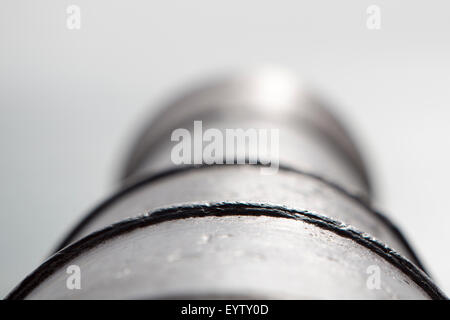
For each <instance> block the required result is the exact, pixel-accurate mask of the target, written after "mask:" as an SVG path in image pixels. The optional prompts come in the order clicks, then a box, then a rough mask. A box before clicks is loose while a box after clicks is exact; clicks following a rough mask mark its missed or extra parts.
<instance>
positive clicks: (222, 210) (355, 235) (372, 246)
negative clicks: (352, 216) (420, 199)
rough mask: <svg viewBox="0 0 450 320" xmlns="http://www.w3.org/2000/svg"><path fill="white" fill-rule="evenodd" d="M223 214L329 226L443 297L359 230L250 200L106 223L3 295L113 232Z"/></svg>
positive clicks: (22, 289)
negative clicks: (266, 217)
mask: <svg viewBox="0 0 450 320" xmlns="http://www.w3.org/2000/svg"><path fill="white" fill-rule="evenodd" d="M210 216H216V217H223V216H270V217H278V218H287V219H294V220H299V221H303V222H306V223H310V224H313V225H315V226H317V227H320V228H322V229H326V230H329V231H331V232H334V233H335V234H337V235H339V236H342V237H345V238H348V239H350V240H353V241H355V242H357V243H358V244H360V245H362V246H364V247H366V248H367V249H369V250H371V251H372V252H374V253H375V254H377V255H379V256H380V257H381V258H383V259H385V260H386V261H388V262H389V263H391V264H392V265H394V266H395V267H397V268H398V269H399V270H401V271H402V272H404V273H405V274H406V275H407V276H408V277H410V278H411V280H413V281H414V282H415V283H416V284H417V285H418V286H419V287H420V288H422V289H423V290H424V291H425V293H427V294H428V295H429V296H430V298H432V299H439V300H441V299H447V298H446V296H445V295H444V294H443V293H442V292H441V291H440V290H439V288H437V287H436V286H435V285H434V283H433V282H432V281H431V280H430V279H429V277H428V276H427V275H426V274H425V273H424V272H423V271H421V270H420V269H418V268H417V267H416V266H415V265H414V264H413V263H411V262H409V261H408V260H406V259H405V258H403V257H402V256H401V255H399V254H398V253H396V252H395V251H393V250H392V249H390V248H388V247H387V246H385V245H384V244H382V243H380V242H378V241H376V240H374V239H373V238H370V237H368V236H367V235H364V234H363V233H362V232H360V231H357V230H354V229H352V228H349V227H348V226H347V225H344V224H342V223H340V222H338V221H335V220H333V219H330V218H327V217H324V216H319V215H317V214H314V213H311V212H308V211H297V210H293V209H288V208H285V207H281V206H271V205H261V204H250V203H216V204H210V205H204V204H202V205H191V206H178V207H169V208H163V209H159V210H155V211H153V212H150V213H148V214H147V215H145V216H141V217H137V218H133V219H128V220H124V221H121V222H119V223H116V224H113V225H111V226H108V227H106V228H104V229H102V230H99V231H96V232H93V233H91V234H89V235H88V236H86V237H84V238H82V239H81V240H79V241H77V242H75V243H73V244H71V245H70V246H68V247H66V248H64V249H63V250H61V251H59V252H57V253H56V254H54V255H53V256H52V257H50V258H49V259H48V260H47V261H45V262H44V263H43V264H42V265H41V266H39V267H38V268H37V269H36V270H35V271H34V272H33V273H31V274H30V275H29V276H27V277H26V278H25V280H23V281H22V282H21V283H20V284H19V285H18V286H17V287H16V288H15V289H14V290H13V291H12V292H11V293H10V294H9V295H8V297H7V299H24V298H26V296H27V295H28V294H29V293H30V292H31V291H32V290H33V289H35V288H36V287H37V286H38V285H39V284H40V283H42V282H43V281H44V280H45V279H46V278H48V277H49V276H50V275H52V274H53V272H54V271H55V270H57V269H59V268H60V267H61V266H63V265H64V264H65V263H66V262H68V261H69V260H71V259H73V258H75V257H77V256H79V255H80V254H81V253H82V252H84V251H85V250H88V249H90V248H92V247H95V246H96V245H98V244H99V243H101V242H104V241H106V240H108V239H111V238H113V237H115V236H118V235H121V234H124V233H127V232H130V231H133V230H135V229H138V228H144V227H147V226H149V225H153V224H157V223H161V222H165V221H171V220H176V219H186V218H201V217H210Z"/></svg>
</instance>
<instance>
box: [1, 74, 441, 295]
mask: <svg viewBox="0 0 450 320" xmlns="http://www.w3.org/2000/svg"><path fill="white" fill-rule="evenodd" d="M156 119H157V120H155V121H154V122H153V124H152V125H151V126H149V127H148V128H146V130H145V131H144V132H143V133H142V135H141V137H140V138H139V139H138V141H137V143H136V144H135V146H134V148H133V149H132V152H131V156H130V159H129V161H128V162H127V165H126V169H125V171H124V174H123V177H124V179H125V182H124V187H123V189H122V190H121V191H120V192H118V193H117V194H115V195H114V196H113V197H111V198H110V199H108V200H107V201H105V202H104V203H103V204H101V205H100V206H99V207H98V208H97V209H95V210H94V211H93V212H91V213H90V214H89V215H88V216H87V217H86V218H85V219H83V220H82V221H81V222H80V223H79V224H78V226H76V227H75V228H74V229H73V231H72V232H71V233H70V234H69V235H68V236H67V238H66V239H65V240H64V242H63V243H62V245H61V246H60V250H59V251H58V252H57V253H56V254H55V255H53V256H52V257H50V258H49V260H47V261H46V262H45V263H44V264H43V265H42V266H41V267H39V268H38V269H37V270H36V271H35V272H33V273H32V274H31V275H30V276H29V277H27V278H26V279H25V280H24V281H23V282H22V283H21V284H20V285H19V286H18V287H17V288H16V289H15V290H14V291H13V292H12V294H11V295H10V298H30V299H44V298H68V299H71V298H125V299H127V298H170V297H174V298H177V297H187V298H196V297H215V298H221V297H222V298H225V297H248V298H297V299H298V298H319V299H347V298H356V299H395V298H398V299H410V298H412V299H422V298H425V299H426V298H433V299H440V298H445V296H444V295H443V294H442V293H441V292H440V291H439V289H438V288H437V287H436V286H435V285H434V284H433V282H432V281H431V280H430V279H429V277H428V276H427V275H426V274H425V273H424V272H423V270H421V264H420V262H419V260H418V259H417V257H416V255H415V254H414V252H413V251H412V250H411V248H410V246H409V245H408V243H407V242H406V240H405V239H404V237H403V236H402V235H401V233H400V232H399V231H398V229H397V228H396V227H395V226H394V225H393V224H392V223H391V222H390V221H389V220H388V219H387V218H386V217H384V216H382V215H381V214H379V213H377V212H376V211H374V210H373V209H372V208H371V206H370V189H369V181H368V178H367V174H366V171H365V169H364V166H363V162H362V160H361V157H360V155H359V153H358V151H357V150H356V148H355V147H354V144H353V142H352V141H351V140H350V138H349V137H348V135H347V134H346V133H345V130H344V129H342V126H341V125H340V124H339V123H338V122H337V121H336V120H334V118H333V117H332V116H331V115H330V114H329V113H328V112H327V111H325V110H324V109H323V108H322V107H320V106H319V105H317V103H316V102H315V99H313V98H311V97H310V96H309V95H308V94H306V93H305V92H303V91H302V90H298V88H297V87H296V86H295V85H294V82H293V80H292V79H291V78H289V77H287V76H284V75H280V74H279V73H264V72H263V73H257V74H256V75H252V76H244V77H241V78H233V79H225V80H222V81H219V82H217V83H215V84H213V85H209V86H207V87H206V88H203V89H199V90H196V91H194V92H193V93H191V94H188V95H185V96H184V97H182V98H180V99H178V100H175V102H174V103H172V104H171V106H169V107H167V108H166V109H165V111H163V113H162V114H161V115H160V116H159V117H157V118H156ZM194 120H202V121H203V127H204V128H205V129H206V128H218V129H225V128H242V129H247V128H266V129H267V128H277V129H279V130H280V168H279V170H278V172H277V173H276V174H274V175H261V172H260V169H261V165H260V164H257V165H212V166H209V165H198V166H196V165H187V166H176V165H174V164H173V162H172V161H171V159H170V152H171V148H172V146H173V143H172V142H171V140H170V136H171V133H172V131H173V130H175V129H177V128H187V129H190V130H192V124H193V121H194ZM237 157H241V158H244V157H245V154H238V155H237ZM72 264H75V265H78V266H80V268H81V270H82V289H81V290H68V289H66V287H65V281H66V278H67V276H68V275H67V274H66V272H65V270H66V267H67V266H68V265H72ZM369 266H376V268H379V270H380V272H381V273H380V280H381V283H380V288H379V289H375V290H373V288H370V287H369V286H367V280H368V277H369V274H367V268H368V267H369Z"/></svg>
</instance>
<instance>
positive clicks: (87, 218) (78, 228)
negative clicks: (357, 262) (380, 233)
mask: <svg viewBox="0 0 450 320" xmlns="http://www.w3.org/2000/svg"><path fill="white" fill-rule="evenodd" d="M245 165H250V164H242V165H239V164H235V165H234V166H245ZM254 165H255V166H265V165H263V164H261V163H258V164H254ZM216 166H221V165H220V164H212V165H207V164H201V165H186V166H180V167H177V168H172V169H170V170H166V171H162V172H160V173H158V174H155V175H152V176H149V177H146V178H143V179H141V180H139V181H137V182H136V183H134V184H131V185H129V186H125V187H124V188H123V189H121V190H119V191H118V192H116V193H115V194H113V195H112V196H111V197H110V198H108V199H107V200H105V201H103V202H102V203H101V204H100V205H98V206H97V207H96V208H95V209H94V210H92V211H91V212H90V213H88V214H87V215H86V216H85V217H84V218H82V219H81V220H80V222H79V223H78V224H77V225H76V226H75V227H74V228H73V229H72V230H71V231H70V232H69V234H68V235H67V236H66V237H65V238H64V239H63V241H61V243H60V244H59V246H57V248H56V250H55V251H54V252H56V251H59V250H61V249H62V248H64V247H66V246H67V245H69V244H70V243H71V242H72V241H73V239H74V238H75V237H76V235H77V234H78V233H79V232H80V231H81V230H83V228H84V227H85V226H86V225H87V224H88V223H89V222H91V221H92V220H94V219H95V218H96V217H97V216H98V215H100V214H101V213H102V212H103V210H105V209H106V208H108V207H109V206H110V205H112V204H113V203H114V202H115V201H117V200H118V199H120V198H121V197H122V196H124V195H126V194H128V193H130V192H132V191H134V190H136V189H139V188H141V187H143V186H145V185H147V184H149V183H152V182H154V181H157V180H160V179H164V178H166V177H170V176H172V175H176V174H179V173H183V172H187V171H190V170H196V169H208V168H212V167H216ZM279 169H280V170H284V171H287V172H292V173H295V174H300V175H304V176H308V177H310V178H313V179H316V180H318V181H320V182H322V183H324V184H326V185H328V186H330V187H332V188H333V189H335V190H337V191H338V192H339V193H341V194H343V195H344V196H346V197H348V198H350V199H351V200H352V201H355V202H357V203H358V204H359V205H361V206H363V207H364V208H365V209H366V210H368V211H369V212H371V213H372V214H373V215H374V216H376V217H377V218H378V219H379V220H380V221H381V222H382V223H384V224H385V225H386V226H387V227H388V228H389V229H390V230H391V231H392V232H393V233H394V234H395V235H396V236H397V237H398V238H399V240H400V242H401V243H402V245H403V246H404V247H405V249H406V250H407V251H408V253H409V255H410V256H411V258H412V260H413V262H414V263H415V264H416V265H417V266H418V267H419V268H420V269H422V270H423V271H424V272H425V273H427V274H428V272H427V271H426V269H425V268H424V266H423V264H422V263H421V261H420V259H419V257H418V256H417V254H416V253H415V252H414V250H413V249H412V247H411V245H410V244H409V242H408V241H407V239H406V237H405V236H404V235H403V234H402V232H401V231H400V229H398V228H397V227H396V226H395V225H394V224H393V223H392V222H391V221H390V220H389V218H387V217H386V216H385V215H383V214H382V213H380V212H379V211H377V210H375V209H373V208H372V207H371V206H370V204H369V203H368V202H367V201H366V200H365V199H364V198H360V197H358V196H355V195H353V194H351V193H349V192H347V191H346V190H345V189H344V188H342V187H340V186H339V185H337V184H335V183H333V182H330V181H327V180H326V179H324V178H322V177H320V176H318V175H315V174H311V173H307V172H303V171H300V170H298V169H294V168H291V167H288V166H284V165H280V167H279ZM54 252H53V253H54Z"/></svg>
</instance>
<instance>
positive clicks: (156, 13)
mask: <svg viewBox="0 0 450 320" xmlns="http://www.w3.org/2000/svg"><path fill="white" fill-rule="evenodd" d="M71 4H76V5H78V6H79V7H80V9H81V29H80V30H69V29H67V27H66V19H67V14H66V8H67V7H68V6H69V5H71ZM373 4H375V5H378V6H379V7H380V9H381V29H380V30H369V29H368V28H367V27H366V19H367V14H366V9H367V7H368V6H369V5H373ZM449 11H450V4H449V2H448V1H445V0H442V1H415V2H414V3H412V1H406V0H404V1H398V0H397V1H393V0H390V1H379V0H376V1H375V0H373V1H365V0H354V1H317V0H316V1H299V0H295V1H261V0H255V1H230V0H227V1H223V0H222V1H215V0H203V1H198V0H190V1H182V0H181V1H158V2H156V1H154V2H153V3H151V2H150V1H123V0H122V1H112V0H108V1H106V0H102V1H99V0H95V1H93V0H89V1H88V0H70V1H66V0H63V1H61V0H53V1H44V0H41V1H33V0H29V1H23V0H3V1H2V6H1V11H0V147H1V148H0V150H1V157H0V178H1V179H0V197H1V198H0V259H1V260H0V261H1V272H0V295H2V296H4V295H5V294H7V292H8V291H9V290H11V289H12V287H13V286H14V285H15V284H17V283H18V282H19V281H20V280H21V279H22V278H23V277H24V276H25V275H26V274H27V273H29V272H31V271H32V270H33V269H34V268H35V267H36V266H37V265H39V264H40V262H42V260H43V258H45V256H46V255H47V254H48V253H49V252H50V251H51V250H52V249H53V248H54V246H55V244H56V243H57V242H58V241H59V240H60V239H61V238H62V236H63V235H64V234H65V232H67V231H68V230H69V228H70V226H71V225H73V224H74V223H75V222H76V221H77V220H78V219H79V218H80V217H81V216H82V215H83V214H84V213H86V212H87V211H88V210H89V209H90V208H92V207H93V206H94V205H96V204H97V203H98V202H99V201H100V200H101V199H103V198H104V197H106V196H107V195H108V194H110V192H112V191H113V190H114V189H115V187H116V182H115V179H116V177H117V171H118V168H119V167H120V164H121V161H122V160H123V158H124V153H125V151H126V150H127V149H126V147H127V146H128V143H129V142H130V139H132V138H133V137H134V134H135V133H136V130H137V128H138V126H139V125H140V124H141V123H142V120H141V119H142V118H143V116H144V115H145V116H147V115H148V114H149V113H151V112H152V111H154V110H155V109H156V107H157V106H160V105H161V101H164V99H165V98H167V97H168V96H171V95H173V94H176V93H177V92H178V91H179V89H182V88H183V85H185V84H192V81H194V80H197V79H203V78H205V77H206V78H207V77H208V76H213V75H216V74H220V73H222V72H230V71H232V70H240V69H241V68H249V67H255V66H259V65H263V64H268V63H269V64H276V65H281V66H284V67H286V68H289V69H291V70H292V71H294V72H295V73H297V74H298V75H300V76H301V77H302V78H303V79H304V80H306V82H307V83H311V84H313V85H314V86H315V87H316V88H318V89H320V91H321V92H322V93H323V94H325V96H326V98H327V99H328V100H331V101H334V102H335V111H337V112H338V113H339V114H340V115H341V117H343V118H344V119H345V120H346V123H347V124H348V126H349V127H350V128H351V131H352V133H353V134H354V135H355V137H356V138H357V140H358V142H359V144H360V146H361V147H362V149H363V152H364V154H365V157H366V159H367V160H368V165H369V167H370V169H371V173H372V177H373V178H374V182H375V187H376V190H377V196H378V197H377V202H378V204H379V205H380V206H381V207H382V208H384V209H385V211H386V212H387V213H388V214H389V215H390V217H392V218H393V220H394V221H395V222H397V223H398V224H399V225H400V226H401V228H402V230H404V232H405V233H406V235H407V236H408V238H409V239H411V241H412V243H413V245H414V247H415V248H416V249H417V251H418V253H419V255H420V256H421V257H422V258H423V260H424V261H425V264H426V266H427V267H428V269H430V271H431V272H432V274H433V276H434V278H435V279H436V280H437V282H438V284H439V285H441V287H442V288H443V289H444V290H445V291H446V292H447V294H449V293H450V273H449V272H448V269H449V266H450V257H449V254H448V249H447V245H448V244H449V242H450V232H449V231H450V215H449V213H450V202H449V201H448V188H447V187H448V177H449V175H450V169H449V163H450V151H449V141H448V140H449V139H448V135H449V134H450V126H449V124H448V121H449V118H450V90H449V89H448V85H449V80H450V42H449V39H450V37H449V33H450V19H449ZM145 118H147V117H145Z"/></svg>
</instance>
